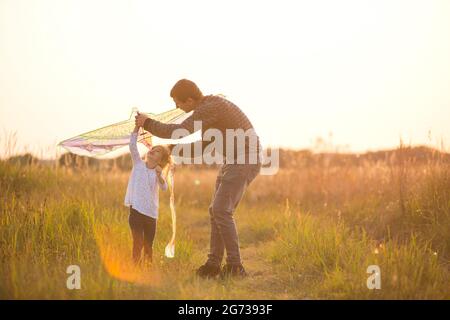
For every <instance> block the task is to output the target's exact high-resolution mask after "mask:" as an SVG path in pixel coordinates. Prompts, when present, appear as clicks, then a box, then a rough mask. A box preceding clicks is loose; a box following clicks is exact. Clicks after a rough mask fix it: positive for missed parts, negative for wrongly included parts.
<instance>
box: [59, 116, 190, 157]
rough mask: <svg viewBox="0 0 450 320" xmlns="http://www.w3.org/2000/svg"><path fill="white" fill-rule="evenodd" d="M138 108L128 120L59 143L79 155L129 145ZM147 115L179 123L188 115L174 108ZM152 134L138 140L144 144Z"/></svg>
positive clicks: (91, 155) (108, 150) (105, 152)
mask: <svg viewBox="0 0 450 320" xmlns="http://www.w3.org/2000/svg"><path fill="white" fill-rule="evenodd" d="M136 114H137V109H135V108H134V109H133V111H132V112H131V116H130V118H129V119H128V120H125V121H121V122H118V123H114V124H112V125H109V126H106V127H103V128H100V129H96V130H93V131H89V132H86V133H83V134H80V135H78V136H76V137H73V138H70V139H67V140H64V141H62V142H60V143H59V144H58V145H59V146H61V147H64V148H65V149H66V150H67V151H69V152H71V153H75V154H78V155H83V156H89V157H96V156H102V155H105V154H107V153H108V152H111V151H114V150H116V149H118V148H121V147H123V146H127V145H128V143H129V142H130V137H131V132H132V131H133V128H134V116H135V115H136ZM147 115H148V116H149V117H150V118H152V119H155V120H158V121H161V122H164V123H179V122H181V121H182V120H184V119H185V118H187V115H188V114H186V113H185V112H184V111H183V110H180V109H173V110H169V111H167V112H164V113H160V114H158V115H155V114H152V113H147ZM150 136H151V134H150V133H148V132H146V133H145V134H142V135H140V136H139V138H138V142H142V143H144V144H146V143H145V141H147V140H148V138H149V137H150Z"/></svg>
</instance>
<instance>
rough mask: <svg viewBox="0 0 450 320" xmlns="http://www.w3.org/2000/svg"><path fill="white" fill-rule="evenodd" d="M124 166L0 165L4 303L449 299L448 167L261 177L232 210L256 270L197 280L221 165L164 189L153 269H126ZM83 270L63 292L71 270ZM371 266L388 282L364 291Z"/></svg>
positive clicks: (381, 165) (181, 174) (311, 170)
mask: <svg viewBox="0 0 450 320" xmlns="http://www.w3.org/2000/svg"><path fill="white" fill-rule="evenodd" d="M128 174H129V173H128V172H122V171H118V170H117V171H110V172H106V171H104V172H103V171H93V170H83V171H74V170H71V169H67V168H63V167H56V166H38V165H32V166H19V165H13V164H10V163H8V162H5V161H2V162H0V190H1V191H0V299H26V298H32V299H34V298H43V299H49V298H55V299H269V298H270V299H340V298H342V299H450V277H449V267H450V264H449V260H450V167H449V164H448V163H441V162H439V161H437V162H430V163H428V164H414V163H412V162H411V163H410V162H400V163H395V164H393V163H389V162H377V163H367V164H363V165H358V166H350V165H349V166H335V167H331V166H327V165H324V164H317V165H316V166H308V167H304V168H290V169H282V170H281V171H280V172H279V173H278V174H277V175H275V176H259V177H258V178H257V179H256V180H255V181H254V183H253V184H252V185H251V186H250V188H249V189H248V191H247V193H246V195H245V197H244V199H243V201H242V203H241V205H240V207H239V208H238V210H237V212H236V214H235V217H236V220H237V224H238V228H239V234H240V241H241V253H242V259H243V261H244V265H245V267H246V269H247V271H248V272H249V273H250V276H249V277H248V278H246V279H243V280H225V281H222V280H202V279H198V278H197V277H195V276H194V270H195V269H196V268H197V267H198V266H199V265H200V264H202V263H203V262H204V261H205V258H206V254H207V253H208V245H209V216H208V211H207V207H208V203H209V201H210V197H211V193H212V191H213V183H214V179H215V174H216V172H215V170H188V169H185V168H180V169H179V170H177V172H176V174H175V179H176V186H175V188H176V205H177V212H178V235H177V239H178V241H177V246H176V257H175V258H174V259H167V258H165V257H164V256H163V252H164V247H165V245H166V243H167V241H168V240H169V239H170V235H171V225H170V222H171V221H170V212H169V208H168V197H167V194H161V208H160V219H159V222H158V229H157V235H156V243H155V247H154V264H153V265H152V266H143V267H139V268H136V267H134V266H133V265H132V264H131V261H130V258H131V257H130V256H131V235H130V231H129V227H128V212H127V209H126V208H125V207H124V206H123V198H124V193H125V189H126V183H127V179H128ZM69 265H79V266H80V268H81V289H80V290H68V289H67V288H66V280H67V277H68V276H69V275H68V274H67V273H66V269H67V267H68V266H69ZM369 265H378V266H379V267H380V270H381V289H379V290H369V289H368V288H367V286H366V280H367V278H368V277H369V274H368V273H367V272H366V270H367V267H368V266H369Z"/></svg>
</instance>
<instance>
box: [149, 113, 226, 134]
mask: <svg viewBox="0 0 450 320" xmlns="http://www.w3.org/2000/svg"><path fill="white" fill-rule="evenodd" d="M218 111H219V108H217V107H216V106H215V105H211V104H202V105H200V106H198V107H197V109H195V111H194V113H193V114H192V115H191V116H190V117H189V118H187V119H186V120H184V121H183V122H182V123H180V124H175V123H162V122H159V121H157V120H154V119H150V118H148V119H147V120H145V123H144V129H145V130H147V131H149V132H150V133H152V134H153V135H155V136H157V137H160V138H164V139H170V138H171V137H172V133H173V131H175V130H177V129H185V130H187V131H188V132H189V134H192V133H194V129H195V127H194V122H195V121H201V125H202V128H203V129H206V128H210V127H212V126H213V125H214V124H215V123H216V122H217V119H218V118H219V112H218Z"/></svg>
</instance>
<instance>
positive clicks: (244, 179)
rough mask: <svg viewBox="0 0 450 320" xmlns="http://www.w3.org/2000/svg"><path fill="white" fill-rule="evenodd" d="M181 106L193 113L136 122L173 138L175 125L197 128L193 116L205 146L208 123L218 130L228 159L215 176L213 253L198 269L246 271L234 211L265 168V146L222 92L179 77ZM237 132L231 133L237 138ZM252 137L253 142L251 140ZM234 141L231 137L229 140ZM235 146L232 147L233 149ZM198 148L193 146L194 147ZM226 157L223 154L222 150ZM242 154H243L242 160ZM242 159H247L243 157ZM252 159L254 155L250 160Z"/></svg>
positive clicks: (209, 273)
mask: <svg viewBox="0 0 450 320" xmlns="http://www.w3.org/2000/svg"><path fill="white" fill-rule="evenodd" d="M170 96H171V97H172V98H173V100H174V102H175V104H176V106H177V108H180V109H182V110H183V111H185V112H190V111H193V113H192V115H191V116H189V117H188V118H187V119H186V120H184V121H183V122H182V123H181V124H165V123H161V122H159V121H156V120H153V119H150V118H148V117H147V116H145V115H142V114H139V115H137V116H136V125H138V126H142V127H143V128H144V129H145V130H147V131H149V132H150V133H151V134H153V135H155V136H157V137H160V138H167V139H170V138H172V133H173V132H174V131H175V130H177V129H185V130H187V131H188V132H189V134H191V133H193V132H194V127H195V126H194V122H196V121H201V129H202V141H203V143H202V145H203V146H202V149H204V148H205V140H206V139H203V134H204V132H205V131H207V130H208V129H215V130H218V131H220V133H221V134H222V137H223V142H224V146H223V148H224V149H223V150H224V151H225V152H223V153H224V154H226V157H225V159H224V160H225V161H224V164H223V165H222V167H221V169H220V172H219V174H218V176H217V180H216V186H215V191H214V195H213V199H212V201H211V205H210V207H209V214H210V221H211V238H210V253H209V254H208V260H207V261H206V263H205V264H204V265H202V266H201V267H200V268H199V269H198V270H197V274H198V275H199V276H201V277H205V278H209V277H215V276H217V275H219V274H220V276H221V277H226V276H245V275H246V272H245V269H244V267H243V265H242V261H241V257H240V252H239V238H238V234H237V230H236V224H235V221H234V218H233V213H234V211H235V210H236V207H237V206H238V204H239V201H240V200H241V198H242V196H243V194H244V192H245V189H246V188H247V187H248V185H249V184H250V182H252V181H253V179H254V178H255V177H256V176H257V175H258V173H259V171H260V168H261V160H260V159H261V158H260V155H261V146H260V143H259V137H258V136H257V135H256V133H255V132H254V130H253V125H252V124H251V122H250V121H249V119H248V118H247V116H246V115H245V114H244V113H243V112H242V111H241V110H240V109H239V108H238V107H237V106H236V105H234V104H233V103H231V102H230V101H228V100H226V99H224V98H222V97H219V96H213V95H208V96H204V95H203V94H202V92H201V91H200V89H199V88H198V87H197V85H196V84H195V83H194V82H192V81H190V80H187V79H182V80H180V81H178V82H177V83H176V84H175V85H174V87H173V88H172V90H171V92H170ZM230 130H234V131H235V132H238V131H240V132H241V133H242V132H244V131H245V137H244V139H239V138H237V140H238V142H240V143H238V144H237V145H236V143H234V142H235V141H227V138H228V140H230V136H227V132H228V133H229V131H230ZM234 139H235V137H233V140H234ZM252 141H253V142H254V143H251V142H252ZM230 142H232V143H230ZM230 148H233V150H230ZM192 149H194V148H192ZM222 157H223V154H222ZM238 159H241V160H238ZM242 159H244V161H242ZM252 159H253V160H252ZM224 250H226V252H227V259H226V264H225V266H224V267H223V269H221V264H222V259H223V256H224Z"/></svg>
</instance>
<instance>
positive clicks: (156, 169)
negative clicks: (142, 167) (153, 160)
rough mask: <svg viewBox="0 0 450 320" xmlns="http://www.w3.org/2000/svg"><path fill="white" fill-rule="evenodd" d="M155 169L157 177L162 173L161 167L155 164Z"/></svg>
mask: <svg viewBox="0 0 450 320" xmlns="http://www.w3.org/2000/svg"><path fill="white" fill-rule="evenodd" d="M155 171H156V175H157V176H158V177H161V174H162V168H161V167H160V166H156V167H155Z"/></svg>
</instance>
